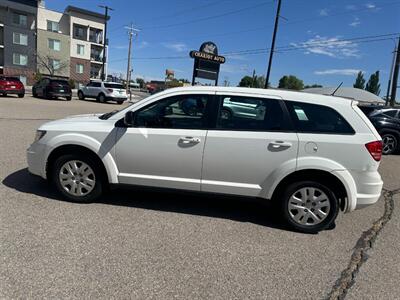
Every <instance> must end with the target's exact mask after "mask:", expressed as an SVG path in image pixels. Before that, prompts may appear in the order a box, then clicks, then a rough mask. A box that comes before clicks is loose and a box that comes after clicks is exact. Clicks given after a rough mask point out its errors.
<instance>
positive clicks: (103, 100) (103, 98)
mask: <svg viewBox="0 0 400 300" xmlns="http://www.w3.org/2000/svg"><path fill="white" fill-rule="evenodd" d="M98 99H99V102H100V103H104V102H106V96H104V94H100V95H99V96H98Z"/></svg>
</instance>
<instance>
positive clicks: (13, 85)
mask: <svg viewBox="0 0 400 300" xmlns="http://www.w3.org/2000/svg"><path fill="white" fill-rule="evenodd" d="M0 94H1V95H2V96H7V95H11V94H12V95H18V97H19V98H23V97H24V96H25V87H24V84H23V83H22V82H21V80H19V78H18V77H10V76H0Z"/></svg>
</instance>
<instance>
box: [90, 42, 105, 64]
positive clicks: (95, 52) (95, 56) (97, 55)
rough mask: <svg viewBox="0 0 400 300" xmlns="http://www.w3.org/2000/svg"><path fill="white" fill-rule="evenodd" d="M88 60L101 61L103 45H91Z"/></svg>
mask: <svg viewBox="0 0 400 300" xmlns="http://www.w3.org/2000/svg"><path fill="white" fill-rule="evenodd" d="M90 60H91V61H92V62H98V63H102V62H103V47H100V46H95V45H92V47H91V49H90Z"/></svg>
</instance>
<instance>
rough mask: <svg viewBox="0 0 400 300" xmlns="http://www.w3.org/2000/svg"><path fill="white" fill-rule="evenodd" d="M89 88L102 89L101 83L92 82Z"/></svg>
mask: <svg viewBox="0 0 400 300" xmlns="http://www.w3.org/2000/svg"><path fill="white" fill-rule="evenodd" d="M88 86H92V87H101V82H91V83H89V84H88Z"/></svg>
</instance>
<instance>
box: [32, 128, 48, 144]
mask: <svg viewBox="0 0 400 300" xmlns="http://www.w3.org/2000/svg"><path fill="white" fill-rule="evenodd" d="M45 134H46V130H36V136H35V140H34V143H36V142H37V141H38V140H40V139H41V138H42V137H44V135H45Z"/></svg>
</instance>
